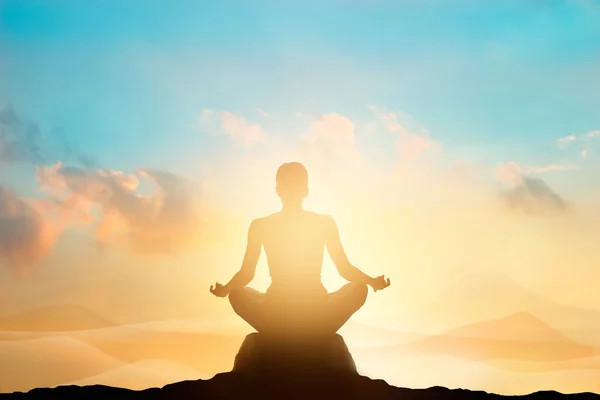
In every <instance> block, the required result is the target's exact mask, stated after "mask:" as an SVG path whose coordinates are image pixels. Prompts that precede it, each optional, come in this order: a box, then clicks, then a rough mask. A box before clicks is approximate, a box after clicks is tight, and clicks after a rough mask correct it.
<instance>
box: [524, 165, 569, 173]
mask: <svg viewBox="0 0 600 400" xmlns="http://www.w3.org/2000/svg"><path fill="white" fill-rule="evenodd" d="M577 169H581V166H579V165H575V164H549V165H544V166H534V165H526V166H523V171H524V172H525V173H531V172H534V173H543V172H554V171H573V170H577Z"/></svg>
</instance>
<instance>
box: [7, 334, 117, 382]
mask: <svg viewBox="0 0 600 400" xmlns="http://www.w3.org/2000/svg"><path fill="white" fill-rule="evenodd" d="M0 360H2V362H0V377H1V379H2V380H1V382H0V385H2V391H4V392H13V391H17V390H30V389H32V388H34V387H48V386H50V387H53V386H56V385H60V384H63V383H66V382H70V381H74V380H78V379H83V378H87V377H89V376H93V375H97V374H100V373H102V372H105V371H107V370H110V369H113V368H116V367H118V366H120V365H122V364H123V362H122V361H121V360H119V359H118V358H116V357H112V356H109V355H108V354H106V353H104V352H102V351H100V350H99V349H98V348H96V347H94V346H92V345H90V344H88V343H85V342H83V341H81V340H77V339H74V338H71V337H65V336H62V337H61V336H55V337H44V338H39V339H31V340H12V341H0Z"/></svg>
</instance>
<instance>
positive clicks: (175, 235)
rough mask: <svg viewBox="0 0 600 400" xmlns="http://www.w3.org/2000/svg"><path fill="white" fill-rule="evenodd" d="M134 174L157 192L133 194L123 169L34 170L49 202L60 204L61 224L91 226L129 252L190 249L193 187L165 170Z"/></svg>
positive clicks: (196, 222) (194, 226)
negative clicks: (81, 223)
mask: <svg viewBox="0 0 600 400" xmlns="http://www.w3.org/2000/svg"><path fill="white" fill-rule="evenodd" d="M138 175H139V177H141V178H146V179H149V180H150V181H152V182H153V183H154V184H155V186H156V187H157V191H156V193H154V194H153V195H142V194H139V193H137V192H136V190H137V188H138V185H139V180H138V177H137V176H136V175H132V174H129V175H128V174H124V173H123V172H121V171H110V170H86V169H82V168H74V167H66V166H64V165H63V164H61V163H57V164H56V165H53V166H50V167H38V168H37V172H36V176H37V179H38V180H39V182H40V184H41V186H42V188H43V189H45V190H46V191H47V192H48V193H49V195H50V196H51V197H50V198H48V199H47V201H48V202H50V203H51V204H57V205H59V208H60V210H61V211H62V215H63V218H62V220H63V221H64V220H69V221H71V222H72V221H74V220H75V221H79V222H84V223H85V222H88V223H95V224H96V225H95V230H96V234H97V237H98V239H99V240H100V241H101V242H107V241H109V240H110V239H112V238H116V241H118V242H122V243H127V245H128V246H129V248H130V249H131V250H133V251H138V252H153V253H156V252H170V251H176V250H180V249H182V248H186V247H189V246H191V245H192V243H193V242H194V241H195V239H196V238H197V237H198V235H199V230H200V217H199V215H198V206H199V200H198V193H197V188H196V187H195V185H194V184H193V183H192V182H191V181H189V180H187V179H186V178H183V177H180V176H177V175H174V174H171V173H169V172H166V171H159V170H152V169H140V170H139V171H138ZM95 211H97V212H95ZM65 215H66V217H64V216H65Z"/></svg>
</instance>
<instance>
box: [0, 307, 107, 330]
mask: <svg viewBox="0 0 600 400" xmlns="http://www.w3.org/2000/svg"><path fill="white" fill-rule="evenodd" d="M114 325H115V324H114V323H112V322H111V321H109V320H107V319H106V318H104V317H102V316H100V315H98V314H96V313H94V312H93V311H91V310H89V309H88V308H85V307H82V306H79V305H74V304H56V305H51V306H46V307H40V308H34V309H30V310H27V311H23V312H21V313H18V314H14V315H9V316H6V317H0V331H2V330H4V331H23V332H32V331H33V332H36V331H39V332H57V331H77V330H87V329H98V328H105V327H109V326H114Z"/></svg>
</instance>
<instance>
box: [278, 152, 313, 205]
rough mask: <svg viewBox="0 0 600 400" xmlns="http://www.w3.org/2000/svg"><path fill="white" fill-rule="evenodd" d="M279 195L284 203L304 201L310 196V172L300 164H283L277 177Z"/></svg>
mask: <svg viewBox="0 0 600 400" xmlns="http://www.w3.org/2000/svg"><path fill="white" fill-rule="evenodd" d="M275 180H276V182H277V186H276V190H277V194H278V195H279V197H280V198H281V200H282V201H288V200H291V201H294V200H302V199H304V198H305V197H306V196H307V195H308V171H306V168H305V167H304V165H302V164H300V163H299V162H289V163H285V164H282V165H281V166H280V167H279V169H277V175H276V177H275Z"/></svg>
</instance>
